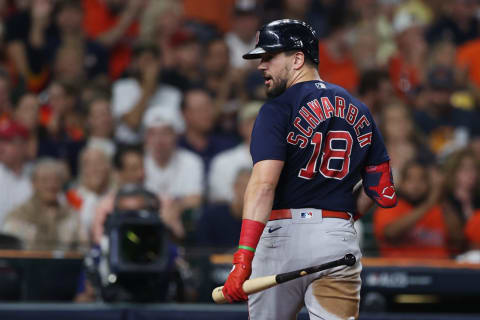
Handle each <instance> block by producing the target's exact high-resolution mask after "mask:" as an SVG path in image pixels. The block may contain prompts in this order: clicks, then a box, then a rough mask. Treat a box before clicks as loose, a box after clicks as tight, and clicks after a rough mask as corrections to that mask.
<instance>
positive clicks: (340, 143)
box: [223, 20, 397, 320]
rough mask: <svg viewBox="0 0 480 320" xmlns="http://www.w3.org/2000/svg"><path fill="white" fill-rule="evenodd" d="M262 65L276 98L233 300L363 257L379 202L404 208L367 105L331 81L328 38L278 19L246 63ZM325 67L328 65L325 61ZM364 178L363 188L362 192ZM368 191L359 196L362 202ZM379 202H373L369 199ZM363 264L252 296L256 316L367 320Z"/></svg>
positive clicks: (261, 122)
mask: <svg viewBox="0 0 480 320" xmlns="http://www.w3.org/2000/svg"><path fill="white" fill-rule="evenodd" d="M243 58H244V59H261V60H260V64H259V66H258V69H259V70H260V71H261V72H262V73H263V76H264V78H265V87H266V92H267V95H268V97H269V98H270V100H269V101H267V102H266V103H265V104H264V105H263V107H262V109H261V110H260V113H259V115H258V117H257V120H256V122H255V126H254V128H253V132H252V140H251V145H250V152H251V155H252V159H253V163H254V168H253V172H252V176H251V178H250V181H249V183H248V187H247V190H246V192H245V200H244V201H245V206H244V210H243V222H242V231H241V234H240V241H239V249H238V251H237V252H236V253H235V254H234V258H233V264H234V267H233V269H232V272H231V273H230V275H229V277H228V279H227V281H226V283H225V286H224V288H223V294H224V295H225V297H226V298H227V300H228V301H230V302H232V301H241V300H246V299H247V296H246V294H245V292H244V291H243V289H242V284H243V282H244V281H245V280H246V279H248V278H249V277H250V276H251V277H252V278H256V277H261V276H266V275H271V274H277V273H281V272H287V271H292V270H296V269H300V268H303V267H306V266H313V265H317V264H321V263H324V262H327V261H330V260H334V259H338V258H340V257H343V256H344V255H345V254H346V253H352V254H354V255H355V256H356V258H357V261H360V258H361V252H360V249H359V246H358V240H357V234H356V232H355V229H354V227H353V221H354V218H356V214H358V213H359V212H360V213H361V212H364V211H366V210H367V208H368V207H369V206H370V205H371V204H373V201H371V200H370V198H371V199H373V200H374V201H376V202H377V204H379V205H380V206H382V207H392V206H394V205H395V204H396V201H397V199H396V194H395V189H394V185H393V181H392V175H391V170H390V166H389V157H388V154H387V151H386V149H385V145H384V142H383V139H382V137H381V135H380V132H379V131H378V129H377V127H376V125H375V122H374V121H373V118H372V116H371V114H370V113H369V111H368V109H367V107H366V106H365V105H364V104H363V103H362V102H360V101H359V100H357V99H356V98H355V97H353V96H351V95H350V94H349V93H348V92H347V91H346V90H345V89H343V88H341V87H339V86H336V85H334V84H331V83H327V82H325V81H322V80H321V78H320V76H319V74H318V71H317V65H318V63H319V61H318V40H317V38H316V35H315V32H314V31H313V29H312V28H311V27H310V26H308V25H307V24H306V23H304V22H301V21H298V20H277V21H273V22H271V23H268V24H266V25H264V26H263V27H262V28H261V29H260V31H259V32H258V33H257V44H256V46H255V48H254V49H253V50H251V51H250V52H248V53H247V54H245V55H244V56H243ZM320 63H321V61H320ZM361 179H362V181H363V189H360V191H359V192H354V187H355V185H357V183H359V181H360V180H361ZM358 194H359V195H358ZM369 197H370V198H369ZM361 268H362V267H361V263H360V262H357V263H356V264H355V265H354V266H352V267H347V266H340V267H336V268H332V269H329V270H327V271H322V272H320V273H316V274H312V275H309V276H305V277H302V278H299V279H297V280H293V281H291V282H287V283H284V284H281V285H278V286H276V287H274V288H271V289H268V290H264V291H261V292H259V293H256V294H253V295H250V297H249V299H248V309H249V314H250V319H252V320H257V319H262V320H265V319H272V320H279V319H296V314H297V313H298V311H299V310H300V309H301V308H302V306H303V305H305V306H306V308H307V309H308V312H309V314H310V319H354V318H357V316H358V308H359V299H360V286H361V280H360V271H361Z"/></svg>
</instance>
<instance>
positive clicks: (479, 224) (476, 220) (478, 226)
mask: <svg viewBox="0 0 480 320" xmlns="http://www.w3.org/2000/svg"><path fill="white" fill-rule="evenodd" d="M465 236H466V237H467V239H468V242H469V243H470V246H471V247H473V248H477V249H480V210H477V211H475V213H474V215H473V217H471V218H470V219H468V221H467V224H466V225H465Z"/></svg>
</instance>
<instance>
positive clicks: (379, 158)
mask: <svg viewBox="0 0 480 320" xmlns="http://www.w3.org/2000/svg"><path fill="white" fill-rule="evenodd" d="M370 121H371V122H372V144H371V147H370V149H369V151H368V154H367V159H366V162H365V165H366V166H374V165H377V164H380V163H383V162H386V161H389V160H390V157H389V156H388V153H387V148H386V147H385V142H384V140H383V137H382V134H381V133H380V130H378V127H377V125H376V124H375V122H374V121H373V119H372V118H370Z"/></svg>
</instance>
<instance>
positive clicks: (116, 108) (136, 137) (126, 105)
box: [112, 78, 185, 143]
mask: <svg viewBox="0 0 480 320" xmlns="http://www.w3.org/2000/svg"><path fill="white" fill-rule="evenodd" d="M112 92H113V98H112V112H113V116H114V117H115V119H116V120H117V121H119V122H118V125H117V129H116V131H115V136H116V138H117V140H119V141H120V142H124V143H138V142H140V138H141V129H142V128H140V130H136V131H135V130H132V129H130V127H128V126H127V125H126V124H125V123H122V121H121V120H120V118H121V117H122V116H123V115H124V114H126V113H127V112H129V111H131V110H132V109H133V107H134V106H135V104H136V103H137V102H138V101H139V100H140V97H141V94H142V87H141V85H140V83H139V82H138V80H136V79H134V78H127V79H121V80H117V81H115V83H114V84H113V89H112ZM181 97H182V95H181V93H180V91H179V90H177V89H175V88H174V87H172V86H168V85H163V84H162V85H160V86H158V87H157V90H156V91H155V93H154V94H153V95H152V97H151V98H150V100H149V101H148V108H171V109H172V110H173V111H174V112H175V113H176V114H177V117H176V119H177V120H178V122H179V126H181V127H182V128H184V126H185V125H184V123H183V117H182V113H181V111H180V103H181ZM145 113H146V112H145ZM145 113H144V117H143V120H142V127H143V125H144V123H145V119H146V117H145Z"/></svg>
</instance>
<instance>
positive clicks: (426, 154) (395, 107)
mask: <svg viewBox="0 0 480 320" xmlns="http://www.w3.org/2000/svg"><path fill="white" fill-rule="evenodd" d="M380 123H381V125H380V127H381V131H382V134H383V138H384V139H385V145H386V146H387V150H388V153H389V156H390V164H391V166H392V171H393V175H394V177H395V182H399V180H400V177H399V176H398V174H399V173H400V172H401V171H402V170H403V168H404V166H405V165H406V164H407V163H408V162H411V161H412V160H414V159H417V160H419V161H420V162H422V163H425V164H430V163H433V162H434V160H435V157H434V155H433V154H432V152H431V151H430V150H429V148H428V146H427V145H426V143H425V141H423V136H422V135H421V134H420V133H419V132H418V131H417V130H416V128H415V124H414V121H413V117H412V113H411V111H410V110H409V109H408V108H407V106H405V105H404V104H403V103H401V102H396V103H393V104H390V105H387V106H385V108H384V109H383V113H382V117H381V121H380Z"/></svg>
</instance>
